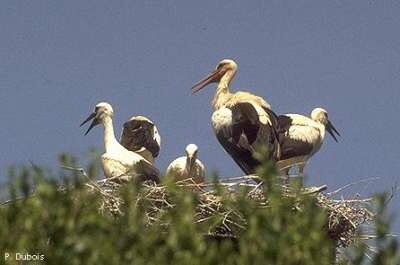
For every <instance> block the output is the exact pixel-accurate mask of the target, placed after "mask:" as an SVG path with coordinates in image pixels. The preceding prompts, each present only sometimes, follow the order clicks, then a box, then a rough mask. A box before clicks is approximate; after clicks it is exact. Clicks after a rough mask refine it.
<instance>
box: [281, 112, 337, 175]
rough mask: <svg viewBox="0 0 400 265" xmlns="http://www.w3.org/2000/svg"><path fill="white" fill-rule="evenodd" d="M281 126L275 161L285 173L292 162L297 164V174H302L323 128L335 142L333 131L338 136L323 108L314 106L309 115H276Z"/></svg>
mask: <svg viewBox="0 0 400 265" xmlns="http://www.w3.org/2000/svg"><path fill="white" fill-rule="evenodd" d="M278 120H279V125H280V128H281V133H280V138H279V142H280V144H281V160H280V161H278V162H277V166H278V168H280V169H281V170H282V171H283V172H284V173H285V174H286V175H288V174H289V170H290V168H291V167H292V166H293V165H294V164H298V165H299V174H300V175H301V176H302V175H303V174H304V167H305V165H306V163H307V161H308V160H309V159H310V157H312V156H313V155H314V154H315V153H317V152H318V151H319V150H320V148H321V146H322V143H323V141H324V138H325V130H326V131H328V133H329V134H331V135H332V137H333V138H334V140H335V141H336V142H337V138H336V136H335V134H334V133H336V134H337V135H339V136H340V134H339V132H338V131H337V130H336V129H335V127H334V126H333V125H332V123H331V122H330V121H329V119H328V113H327V111H326V110H325V109H323V108H315V109H314V110H313V111H312V112H311V117H306V116H303V115H299V114H285V115H281V116H279V117H278Z"/></svg>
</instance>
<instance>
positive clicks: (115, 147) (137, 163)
mask: <svg viewBox="0 0 400 265" xmlns="http://www.w3.org/2000/svg"><path fill="white" fill-rule="evenodd" d="M113 114H114V111H113V108H112V106H111V105H110V104H109V103H106V102H100V103H98V104H97V105H96V107H95V109H94V112H93V113H92V114H90V115H89V117H88V118H87V119H86V120H85V121H84V122H82V124H81V126H82V125H84V124H85V123H87V122H89V121H90V120H92V123H91V124H90V126H89V128H88V130H87V131H86V133H85V135H87V134H88V133H89V132H90V131H91V130H92V129H93V127H95V126H96V125H99V124H102V125H103V127H104V147H105V153H104V154H103V155H102V156H101V161H102V165H103V170H104V175H105V176H106V177H107V178H109V179H112V180H114V181H120V182H121V181H122V182H125V181H129V180H130V179H132V178H137V179H139V180H153V181H155V182H159V172H158V170H157V169H156V168H155V167H154V166H153V165H152V164H151V163H150V162H149V161H147V160H146V159H145V158H144V157H143V156H141V155H139V154H137V153H135V152H132V151H129V150H128V149H126V148H125V147H124V146H122V145H121V144H120V143H119V142H118V141H117V139H116V138H115V135H114V127H113V122H112V117H113Z"/></svg>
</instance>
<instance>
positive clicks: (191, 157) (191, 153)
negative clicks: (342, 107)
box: [166, 144, 205, 183]
mask: <svg viewBox="0 0 400 265" xmlns="http://www.w3.org/2000/svg"><path fill="white" fill-rule="evenodd" d="M185 151H186V156H182V157H178V158H177V159H175V160H174V161H172V162H171V164H170V165H169V166H168V168H167V172H166V175H167V176H172V177H175V178H176V180H177V181H180V180H185V179H188V178H192V179H193V181H194V182H196V183H203V182H204V176H205V168H204V165H203V163H202V162H201V161H200V160H199V159H197V153H198V147H197V145H195V144H189V145H188V146H186V149H185Z"/></svg>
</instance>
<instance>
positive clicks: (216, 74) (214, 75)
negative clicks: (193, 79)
mask: <svg viewBox="0 0 400 265" xmlns="http://www.w3.org/2000/svg"><path fill="white" fill-rule="evenodd" d="M220 78H221V69H215V70H214V71H212V72H211V73H209V74H208V75H206V77H204V78H203V79H201V80H200V81H199V82H197V83H196V84H195V85H194V86H193V87H192V92H193V93H196V92H198V91H200V90H201V89H202V88H204V87H205V86H207V85H208V84H210V83H212V82H215V81H218V80H219V79H220Z"/></svg>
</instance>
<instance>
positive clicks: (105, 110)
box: [80, 102, 114, 135]
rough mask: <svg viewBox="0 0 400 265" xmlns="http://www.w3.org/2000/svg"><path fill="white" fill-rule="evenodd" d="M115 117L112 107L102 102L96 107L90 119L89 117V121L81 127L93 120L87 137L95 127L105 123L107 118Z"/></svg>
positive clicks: (85, 121)
mask: <svg viewBox="0 0 400 265" xmlns="http://www.w3.org/2000/svg"><path fill="white" fill-rule="evenodd" d="M113 115H114V111H113V108H112V107H111V105H110V104H109V103H107V102H100V103H98V104H97V105H96V107H95V108H94V111H93V112H92V114H90V115H89V117H87V119H86V120H84V121H83V122H82V123H81V125H80V126H83V125H84V124H85V123H87V122H89V121H90V120H92V123H91V124H90V126H89V129H88V130H87V131H86V133H85V135H87V134H88V133H89V132H90V131H91V130H92V129H93V127H95V126H96V125H99V124H101V123H103V122H104V119H105V118H106V117H110V118H112V116H113Z"/></svg>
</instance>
